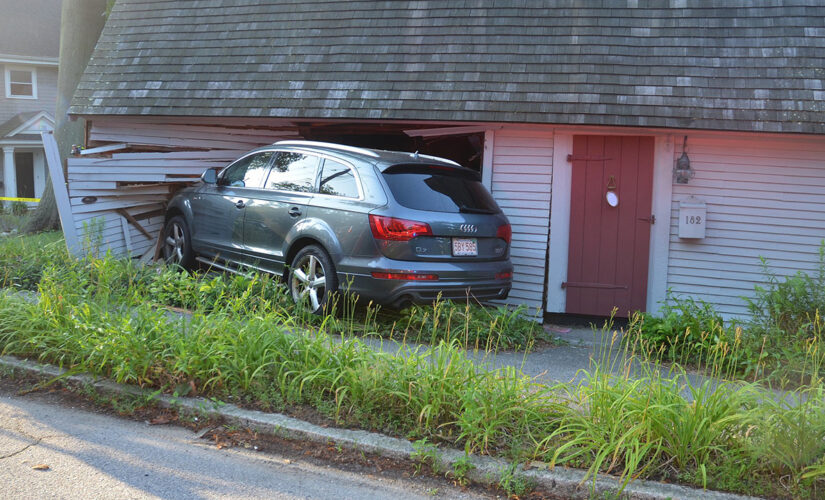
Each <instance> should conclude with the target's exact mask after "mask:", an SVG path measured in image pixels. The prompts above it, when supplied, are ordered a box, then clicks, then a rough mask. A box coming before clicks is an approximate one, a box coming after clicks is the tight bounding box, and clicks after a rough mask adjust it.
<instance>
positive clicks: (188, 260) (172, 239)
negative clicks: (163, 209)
mask: <svg viewBox="0 0 825 500" xmlns="http://www.w3.org/2000/svg"><path fill="white" fill-rule="evenodd" d="M189 234H190V233H189V226H188V225H187V224H186V220H185V219H184V218H183V217H181V216H180V215H176V216H174V217H172V218H171V219H169V220H168V221H166V225H165V226H163V241H162V242H161V244H162V245H163V247H162V252H163V253H162V254H163V260H165V261H166V262H167V263H168V264H177V265H179V266H180V267H182V268H184V269H186V270H190V269H192V266H193V265H194V263H195V254H194V252H193V251H192V239H191V238H190V236H189Z"/></svg>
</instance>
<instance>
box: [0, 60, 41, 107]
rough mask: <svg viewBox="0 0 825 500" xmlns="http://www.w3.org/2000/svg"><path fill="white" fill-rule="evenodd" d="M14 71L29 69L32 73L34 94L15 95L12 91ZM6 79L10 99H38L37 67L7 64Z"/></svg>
mask: <svg viewBox="0 0 825 500" xmlns="http://www.w3.org/2000/svg"><path fill="white" fill-rule="evenodd" d="M12 71H28V72H30V73H31V74H32V95H30V96H29V95H13V94H12V93H11V72H12ZM4 73H5V80H6V98H8V99H37V68H35V67H32V66H8V65H7V66H6V67H5V71H4Z"/></svg>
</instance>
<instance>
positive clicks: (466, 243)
mask: <svg viewBox="0 0 825 500" xmlns="http://www.w3.org/2000/svg"><path fill="white" fill-rule="evenodd" d="M453 255H454V256H456V257H458V256H461V255H478V242H477V240H476V239H475V238H453Z"/></svg>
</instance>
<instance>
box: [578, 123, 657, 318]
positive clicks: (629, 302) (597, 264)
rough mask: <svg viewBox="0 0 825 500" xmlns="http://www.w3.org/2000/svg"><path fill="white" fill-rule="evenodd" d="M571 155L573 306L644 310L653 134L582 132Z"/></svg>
mask: <svg viewBox="0 0 825 500" xmlns="http://www.w3.org/2000/svg"><path fill="white" fill-rule="evenodd" d="M570 160H571V161H572V163H573V178H572V187H571V189H572V193H571V201H570V204H571V206H570V248H569V253H568V267H567V281H566V282H565V284H564V285H563V286H564V287H565V288H566V290H567V309H566V310H567V312H568V313H574V314H590V315H598V316H606V315H609V314H610V312H611V310H612V309H613V307H617V308H618V311H617V313H616V314H617V316H621V317H627V315H628V312H629V311H635V310H641V311H643V310H644V309H645V302H646V298H647V266H648V254H649V248H650V225H651V224H652V222H653V219H652V216H651V199H652V196H653V138H652V137H622V136H575V137H574V138H573V155H572V157H571V158H570ZM609 191H612V192H613V195H611V198H613V197H614V196H615V197H617V198H618V204H616V206H611V204H610V203H609V202H608V199H607V193H608V192H609ZM614 201H615V200H614ZM614 204H615V203H614ZM663 223H667V221H663Z"/></svg>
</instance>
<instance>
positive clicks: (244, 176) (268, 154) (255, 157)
mask: <svg viewBox="0 0 825 500" xmlns="http://www.w3.org/2000/svg"><path fill="white" fill-rule="evenodd" d="M270 158H272V151H264V152H263V153H256V154H252V155H249V156H247V157H244V158H241V159H240V160H238V161H236V162H235V163H233V164H232V165H230V166H229V167H228V168H227V169H226V171H225V172H224V173H223V175H222V176H221V179H220V184H221V185H222V186H233V187H248V188H259V187H261V186H262V185H263V183H264V179H266V173H267V168H268V167H269V160H270Z"/></svg>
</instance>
